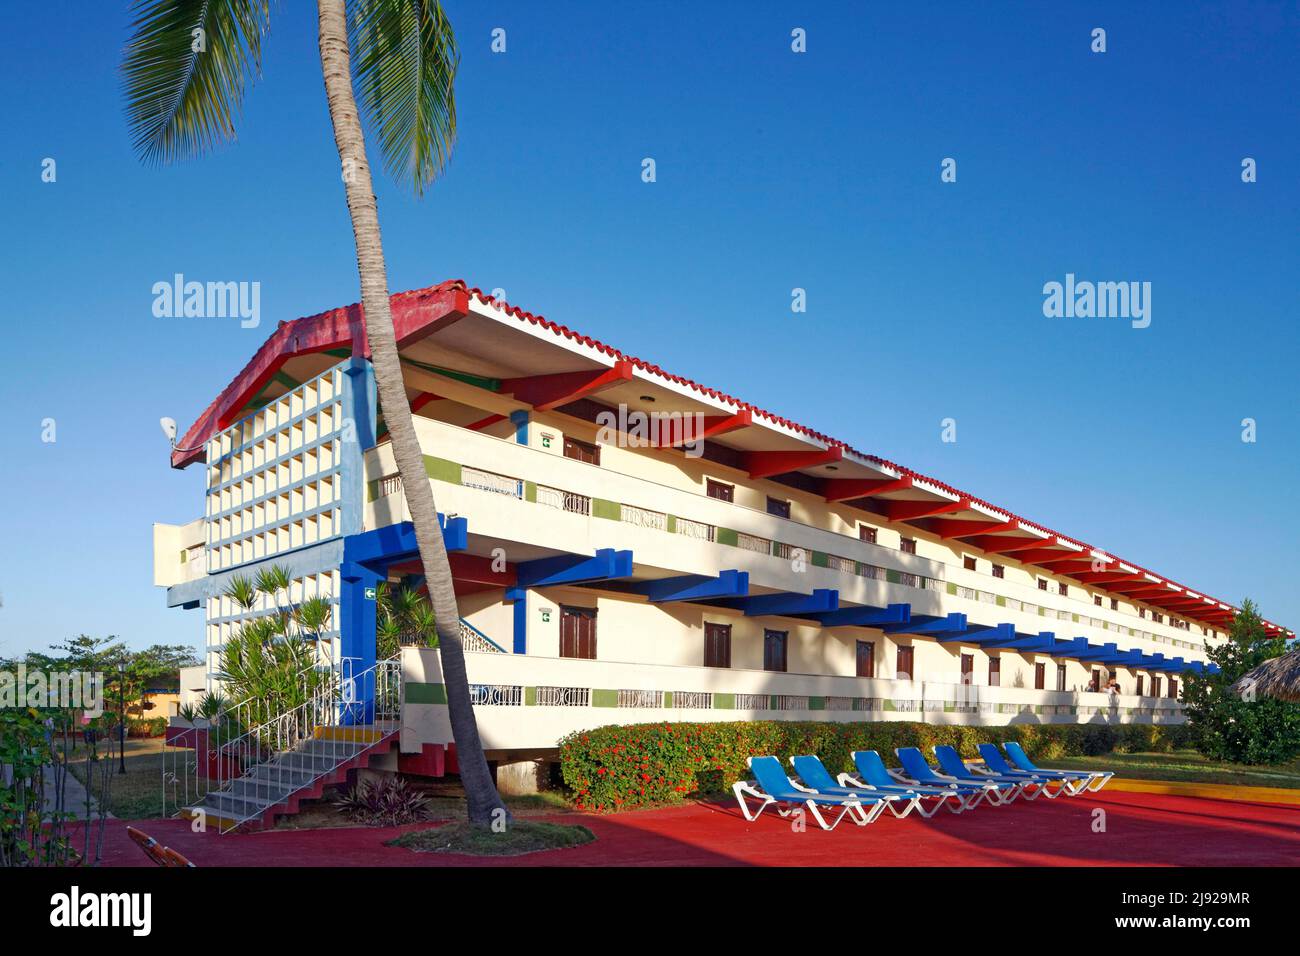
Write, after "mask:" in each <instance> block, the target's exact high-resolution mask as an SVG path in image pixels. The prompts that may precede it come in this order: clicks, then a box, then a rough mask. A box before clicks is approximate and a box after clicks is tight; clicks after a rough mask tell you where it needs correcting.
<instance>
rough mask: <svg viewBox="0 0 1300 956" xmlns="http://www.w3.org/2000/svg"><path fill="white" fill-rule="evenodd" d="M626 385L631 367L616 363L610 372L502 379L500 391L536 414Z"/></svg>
mask: <svg viewBox="0 0 1300 956" xmlns="http://www.w3.org/2000/svg"><path fill="white" fill-rule="evenodd" d="M630 381H632V363H631V362H629V361H628V360H627V359H619V360H618V361H617V362H615V363H614V365H613V366H612V367H611V368H604V369H597V370H595V371H581V372H555V373H553V374H551V375H529V376H526V377H524V378H507V379H503V380H502V382H501V391H502V392H503V393H506V394H508V395H513V396H514V397H515V398H517V399H518V400H519V401H521V402H524V403H526V404H528V405H531V406H533V408H535V409H537V410H538V411H539V412H545V411H549V410H550V409H552V408H556V407H557V406H560V405H567V404H569V403H570V402H575V401H577V400H578V399H580V398H586V397H587V396H588V395H595V394H596V393H597V392H603V391H604V390H605V389H607V388H613V387H614V386H615V385H621V384H623V383H624V382H630Z"/></svg>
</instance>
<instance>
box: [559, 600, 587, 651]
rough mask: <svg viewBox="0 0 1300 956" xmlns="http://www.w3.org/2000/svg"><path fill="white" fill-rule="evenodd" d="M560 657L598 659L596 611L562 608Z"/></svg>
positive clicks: (581, 608) (583, 608) (585, 608)
mask: <svg viewBox="0 0 1300 956" xmlns="http://www.w3.org/2000/svg"><path fill="white" fill-rule="evenodd" d="M560 656H561V657H580V658H582V659H584V660H589V661H594V660H595V659H596V609H595V608H594V607H568V606H561V608H560Z"/></svg>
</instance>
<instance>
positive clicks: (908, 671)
mask: <svg viewBox="0 0 1300 956" xmlns="http://www.w3.org/2000/svg"><path fill="white" fill-rule="evenodd" d="M914 660H915V656H914V655H913V653H912V647H911V645H907V646H904V647H900V648H899V649H898V667H897V669H896V670H895V671H894V674H895V676H896V677H897V678H898V679H899V680H915V679H916V671H915V670H914V669H913V661H914Z"/></svg>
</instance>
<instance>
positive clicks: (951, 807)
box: [839, 750, 984, 819]
mask: <svg viewBox="0 0 1300 956" xmlns="http://www.w3.org/2000/svg"><path fill="white" fill-rule="evenodd" d="M851 756H852V758H853V766H854V767H855V768H857V771H858V775H857V776H856V777H855V776H853V774H851V773H842V774H840V776H839V782H840V785H841V786H848V787H862V786H867V787H871V788H872V789H873V790H878V791H879V792H881V793H914V794H916V795H917V796H918V797H921V798H923V799H924V798H927V797H933V798H937V799H936V800H935V803H934V806H933V807H932V808H931V810H930V812H929V813H926V812H925V808H924V807H921V806H918V807H917V810H918V811H919V812H920V814H921V816H923V817H926V818H927V819H928V818H929V817H932V816H934V815H935V813H937V812H938V810H939V808H940V807H947V808H948V812H949V813H961V812H962V811H963V810H969V809H970V808H971V807H973V806H975V804H977V803H979V802H980V801H981V800H983V799H984V788H983V787H979V786H974V785H972V786H967V787H961V788H958V785H957V784H947V785H945V786H942V787H928V786H925V785H924V784H919V783H912V784H908V783H903V782H902V781H901V780H900V779H899V778H898V777H896V776H894V775H893V771H891V770H888V769H887V768H886V767H885V761H884V760H882V759H881V757H880V754H878V753H876V752H875V751H874V750H855V751H853V753H852V754H851Z"/></svg>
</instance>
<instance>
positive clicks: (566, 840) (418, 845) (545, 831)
mask: <svg viewBox="0 0 1300 956" xmlns="http://www.w3.org/2000/svg"><path fill="white" fill-rule="evenodd" d="M594 839H596V835H595V834H594V833H592V832H591V831H590V830H588V829H587V828H586V827H584V826H566V825H565V824H562V823H547V822H545V821H541V820H518V819H517V820H515V822H514V825H513V826H511V827H510V829H509V830H507V831H505V832H504V833H494V832H493V831H491V830H479V829H475V828H474V827H471V826H470V825H469V824H468V823H466V822H463V821H460V820H457V821H455V822H453V823H448V824H446V825H444V826H440V827H432V828H430V829H428V830H416V831H413V832H411V833H403V834H402V835H401V836H399V837H398V838H397V839H396V840H390V841H389V842H388V846H400V847H405V848H406V849H408V850H415V851H416V852H417V853H466V854H469V855H470V856H522V855H523V854H525V853H537V852H538V851H540V850H554V849H557V848H559V847H566V846H581V845H582V844H584V843H590V842H591V841H592V840H594Z"/></svg>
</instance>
